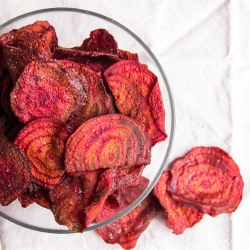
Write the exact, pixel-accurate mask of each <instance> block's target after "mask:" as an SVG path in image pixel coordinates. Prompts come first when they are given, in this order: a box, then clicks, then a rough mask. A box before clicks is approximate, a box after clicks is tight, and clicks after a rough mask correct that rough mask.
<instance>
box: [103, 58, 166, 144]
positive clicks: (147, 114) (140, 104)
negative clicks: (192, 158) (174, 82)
mask: <svg viewBox="0 0 250 250" xmlns="http://www.w3.org/2000/svg"><path fill="white" fill-rule="evenodd" d="M104 78H105V80H106V82H107V84H108V86H109V89H110V90H111V92H112V94H113V96H114V99H115V105H116V107H117V108H118V110H119V112H120V113H121V114H124V115H129V116H130V117H132V118H133V119H135V120H137V121H139V122H140V123H142V124H143V125H145V127H146V130H147V133H148V135H149V139H150V143H151V146H154V145H155V144H156V143H157V142H160V141H163V140H165V139H166V138H167V135H166V132H165V110H164V106H163V101H162V96H161V91H160V88H159V83H158V80H157V77H156V76H155V74H153V73H152V72H151V71H150V70H149V69H148V67H147V66H146V65H144V64H140V63H139V62H137V61H134V60H122V61H120V62H117V63H115V64H114V65H112V66H111V67H109V68H108V69H107V70H106V71H105V72H104Z"/></svg>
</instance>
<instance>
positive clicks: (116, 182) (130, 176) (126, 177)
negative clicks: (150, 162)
mask: <svg viewBox="0 0 250 250" xmlns="http://www.w3.org/2000/svg"><path fill="white" fill-rule="evenodd" d="M144 168H145V166H144V165H137V166H132V167H127V166H122V167H117V168H113V181H112V189H113V190H116V189H119V188H121V187H125V186H128V187H134V186H137V185H138V184H139V182H140V178H141V175H142V172H143V169H144Z"/></svg>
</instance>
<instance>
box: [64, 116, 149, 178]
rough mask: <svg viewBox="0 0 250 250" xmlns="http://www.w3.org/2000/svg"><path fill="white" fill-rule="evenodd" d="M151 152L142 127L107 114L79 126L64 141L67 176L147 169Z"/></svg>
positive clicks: (124, 117) (124, 118) (128, 120)
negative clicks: (142, 166)
mask: <svg viewBox="0 0 250 250" xmlns="http://www.w3.org/2000/svg"><path fill="white" fill-rule="evenodd" d="M150 156H151V148H150V145H149V140H148V137H147V133H146V132H145V131H144V127H143V126H142V125H141V124H139V123H138V122H136V121H134V120H132V119H131V118H129V117H126V116H123V115H120V114H109V115H103V116H99V117H95V118H92V119H90V120H88V121H86V122H85V123H83V124H82V125H81V126H80V127H79V128H78V129H77V130H76V131H75V132H74V133H73V134H72V135H71V136H70V137H69V139H68V141H67V144H66V151H65V167H66V171H67V172H68V173H71V172H77V171H93V170H95V169H99V168H114V167H119V166H134V165H147V164H149V163H150Z"/></svg>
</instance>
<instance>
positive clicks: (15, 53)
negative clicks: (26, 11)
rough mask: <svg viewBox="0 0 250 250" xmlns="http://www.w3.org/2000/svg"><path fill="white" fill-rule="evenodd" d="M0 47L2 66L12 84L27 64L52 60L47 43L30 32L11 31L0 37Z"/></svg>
mask: <svg viewBox="0 0 250 250" xmlns="http://www.w3.org/2000/svg"><path fill="white" fill-rule="evenodd" d="M0 46H2V51H3V52H2V53H3V66H4V67H5V68H6V69H8V71H9V72H10V75H11V77H12V80H13V82H16V80H17V79H18V78H19V76H20V74H21V73H22V71H23V69H24V67H25V66H26V65H27V64H28V63H29V62H31V61H33V60H37V59H39V60H46V59H50V58H52V52H51V50H50V48H49V45H48V44H47V42H46V41H44V40H43V39H41V38H40V37H39V36H37V34H35V33H32V32H27V31H22V30H12V31H10V32H9V33H5V34H3V35H1V36H0Z"/></svg>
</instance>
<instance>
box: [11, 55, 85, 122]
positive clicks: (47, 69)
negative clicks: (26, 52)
mask: <svg viewBox="0 0 250 250" xmlns="http://www.w3.org/2000/svg"><path fill="white" fill-rule="evenodd" d="M66 63H67V62H66V61H57V60H49V61H32V62H31V63H30V64H28V65H27V66H26V67H25V69H24V71H23V72H22V74H21V76H20V77H19V79H18V81H17V82H16V85H15V87H14V89H13V90H12V92H11V97H10V102H11V108H12V110H13V112H14V113H15V115H16V116H17V117H18V119H19V120H20V121H21V122H23V123H27V122H29V121H30V120H32V119H34V118H37V117H44V116H51V117H54V118H57V119H59V120H61V121H62V122H67V121H68V120H70V119H71V118H72V117H74V116H75V115H76V114H77V113H78V112H79V110H81V108H82V107H83V106H84V105H85V99H86V97H87V96H86V86H87V82H86V81H84V82H83V80H82V78H80V77H76V76H73V77H72V74H69V72H67V70H65V68H64V67H63V66H64V64H66ZM69 63H71V67H72V68H74V67H77V63H73V62H69Z"/></svg>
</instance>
